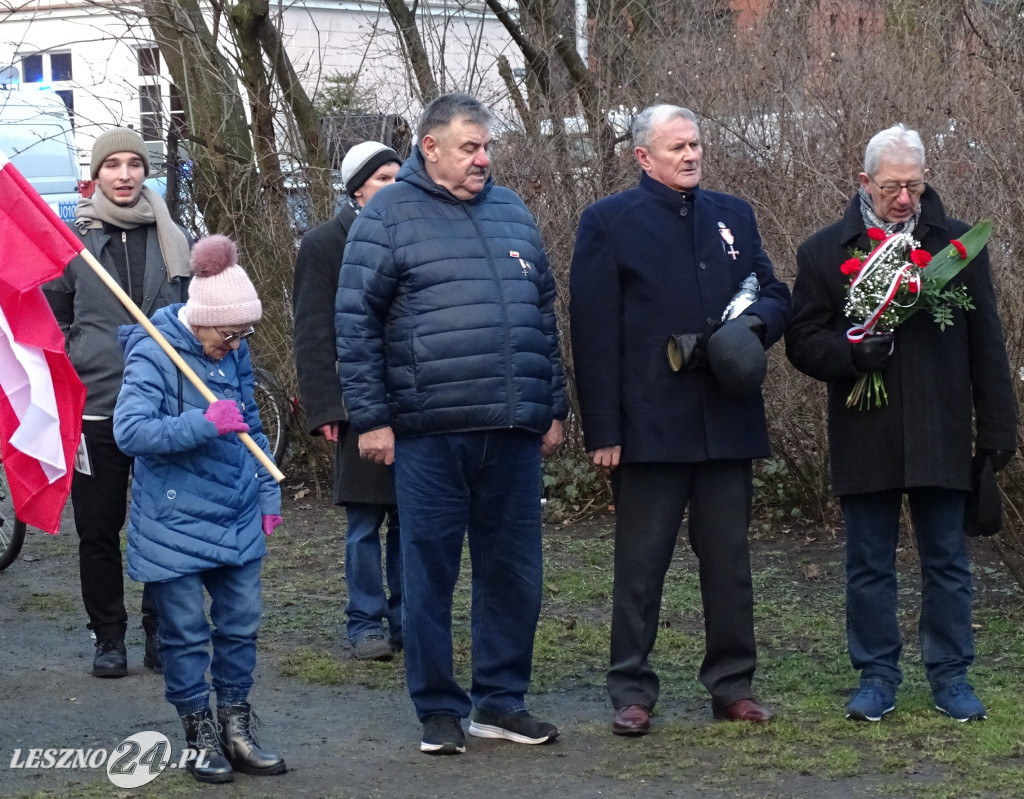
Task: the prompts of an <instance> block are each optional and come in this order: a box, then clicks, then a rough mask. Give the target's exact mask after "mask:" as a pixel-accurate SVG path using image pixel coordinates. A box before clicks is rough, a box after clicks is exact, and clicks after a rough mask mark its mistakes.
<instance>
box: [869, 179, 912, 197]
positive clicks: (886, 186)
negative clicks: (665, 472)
mask: <svg viewBox="0 0 1024 799" xmlns="http://www.w3.org/2000/svg"><path fill="white" fill-rule="evenodd" d="M868 179H869V180H870V181H871V182H872V183H874V184H875V185H876V186H878V190H879V191H880V192H881V193H882V196H883V197H885V198H886V199H887V200H891V199H892V198H893V197H897V196H899V193H900V192H901V191H903V190H904V189H906V190H907V194H909V195H910V196H911V197H920V196H921V195H922V194H923V193H924V181H923V180H908V181H907V182H906V183H879V182H878V181H877V180H875V179H874V178H873V177H871V176H870V175H869V176H868Z"/></svg>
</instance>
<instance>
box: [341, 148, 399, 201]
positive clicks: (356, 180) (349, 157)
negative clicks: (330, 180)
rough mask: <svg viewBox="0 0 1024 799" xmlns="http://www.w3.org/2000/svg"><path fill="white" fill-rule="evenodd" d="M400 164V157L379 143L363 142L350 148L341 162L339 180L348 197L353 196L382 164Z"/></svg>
mask: <svg viewBox="0 0 1024 799" xmlns="http://www.w3.org/2000/svg"><path fill="white" fill-rule="evenodd" d="M392 161H394V162H395V163H396V164H401V163H402V158H401V156H400V155H399V154H398V153H396V152H395V151H394V150H392V149H391V148H390V147H388V146H387V145H386V144H381V143H380V142H379V141H364V142H362V143H361V144H357V145H355V146H354V147H352V148H350V149H349V151H348V152H347V153H345V157H344V158H343V159H342V161H341V180H342V182H343V183H344V184H345V191H346V192H347V193H348V196H349V197H352V196H354V195H355V193H356V192H357V191H359V189H360V188H362V186H363V184H364V183H366V181H368V180H369V179H370V178H371V177H373V173H374V172H376V171H377V170H378V169H380V168H381V167H382V166H384V164H390V163H391V162H392Z"/></svg>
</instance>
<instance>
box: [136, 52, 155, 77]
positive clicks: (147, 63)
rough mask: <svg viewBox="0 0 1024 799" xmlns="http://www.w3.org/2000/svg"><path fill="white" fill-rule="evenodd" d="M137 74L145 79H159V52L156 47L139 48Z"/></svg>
mask: <svg viewBox="0 0 1024 799" xmlns="http://www.w3.org/2000/svg"><path fill="white" fill-rule="evenodd" d="M138 53H139V74H140V75H142V76H144V77H147V78H156V77H160V51H159V50H158V49H157V48H156V47H140V48H139V50H138Z"/></svg>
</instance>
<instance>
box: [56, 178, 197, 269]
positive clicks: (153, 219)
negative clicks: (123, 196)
mask: <svg viewBox="0 0 1024 799" xmlns="http://www.w3.org/2000/svg"><path fill="white" fill-rule="evenodd" d="M104 222H107V223H108V224H111V225H116V226H117V227H119V228H123V229H125V230H134V229H135V228H137V227H142V226H143V225H153V224H155V225H156V236H157V239H158V240H159V241H160V253H161V255H163V257H164V266H166V267H167V277H168V278H179V277H188V276H189V275H190V274H192V267H191V265H190V263H189V248H188V239H187V238H186V237H185V234H184V233H182V232H181V228H179V227H178V226H177V225H176V224H174V220H173V219H171V213H170V211H168V210H167V204H166V203H165V202H164V201H163V198H162V197H161V196H160V195H159V194H157V193H156V192H155V191H153V190H152V189H150V188H149V187H148V186H143V187H142V193H141V194H139V199H138V200H137V201H136V203H135V205H130V206H123V205H117V204H116V203H113V202H111V201H110V200H109V199H107V196H106V195H105V194H104V193H103V192H102V191H98V190H97V191H96V193H95V194H93V196H92V197H91V198H89V199H82V200H79V201H78V206H77V207H76V208H75V227H77V228H78V230H79V232H80V233H82V234H84V233H85V231H86V229H87V228H99V227H103V223H104Z"/></svg>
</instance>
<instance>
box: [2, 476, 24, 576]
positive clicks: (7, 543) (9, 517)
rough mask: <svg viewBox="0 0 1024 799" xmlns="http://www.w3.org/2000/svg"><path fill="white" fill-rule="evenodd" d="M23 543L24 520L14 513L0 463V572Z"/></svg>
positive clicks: (10, 562)
mask: <svg viewBox="0 0 1024 799" xmlns="http://www.w3.org/2000/svg"><path fill="white" fill-rule="evenodd" d="M24 543H25V522H23V521H21V520H19V519H17V518H16V517H15V515H14V503H13V502H11V492H10V489H9V488H8V487H7V475H6V474H5V473H4V470H3V464H2V463H0V572H2V571H3V570H4V569H6V568H7V567H8V566H10V565H11V564H12V563H14V560H15V558H17V557H18V553H19V552H21V545H22V544H24Z"/></svg>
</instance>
